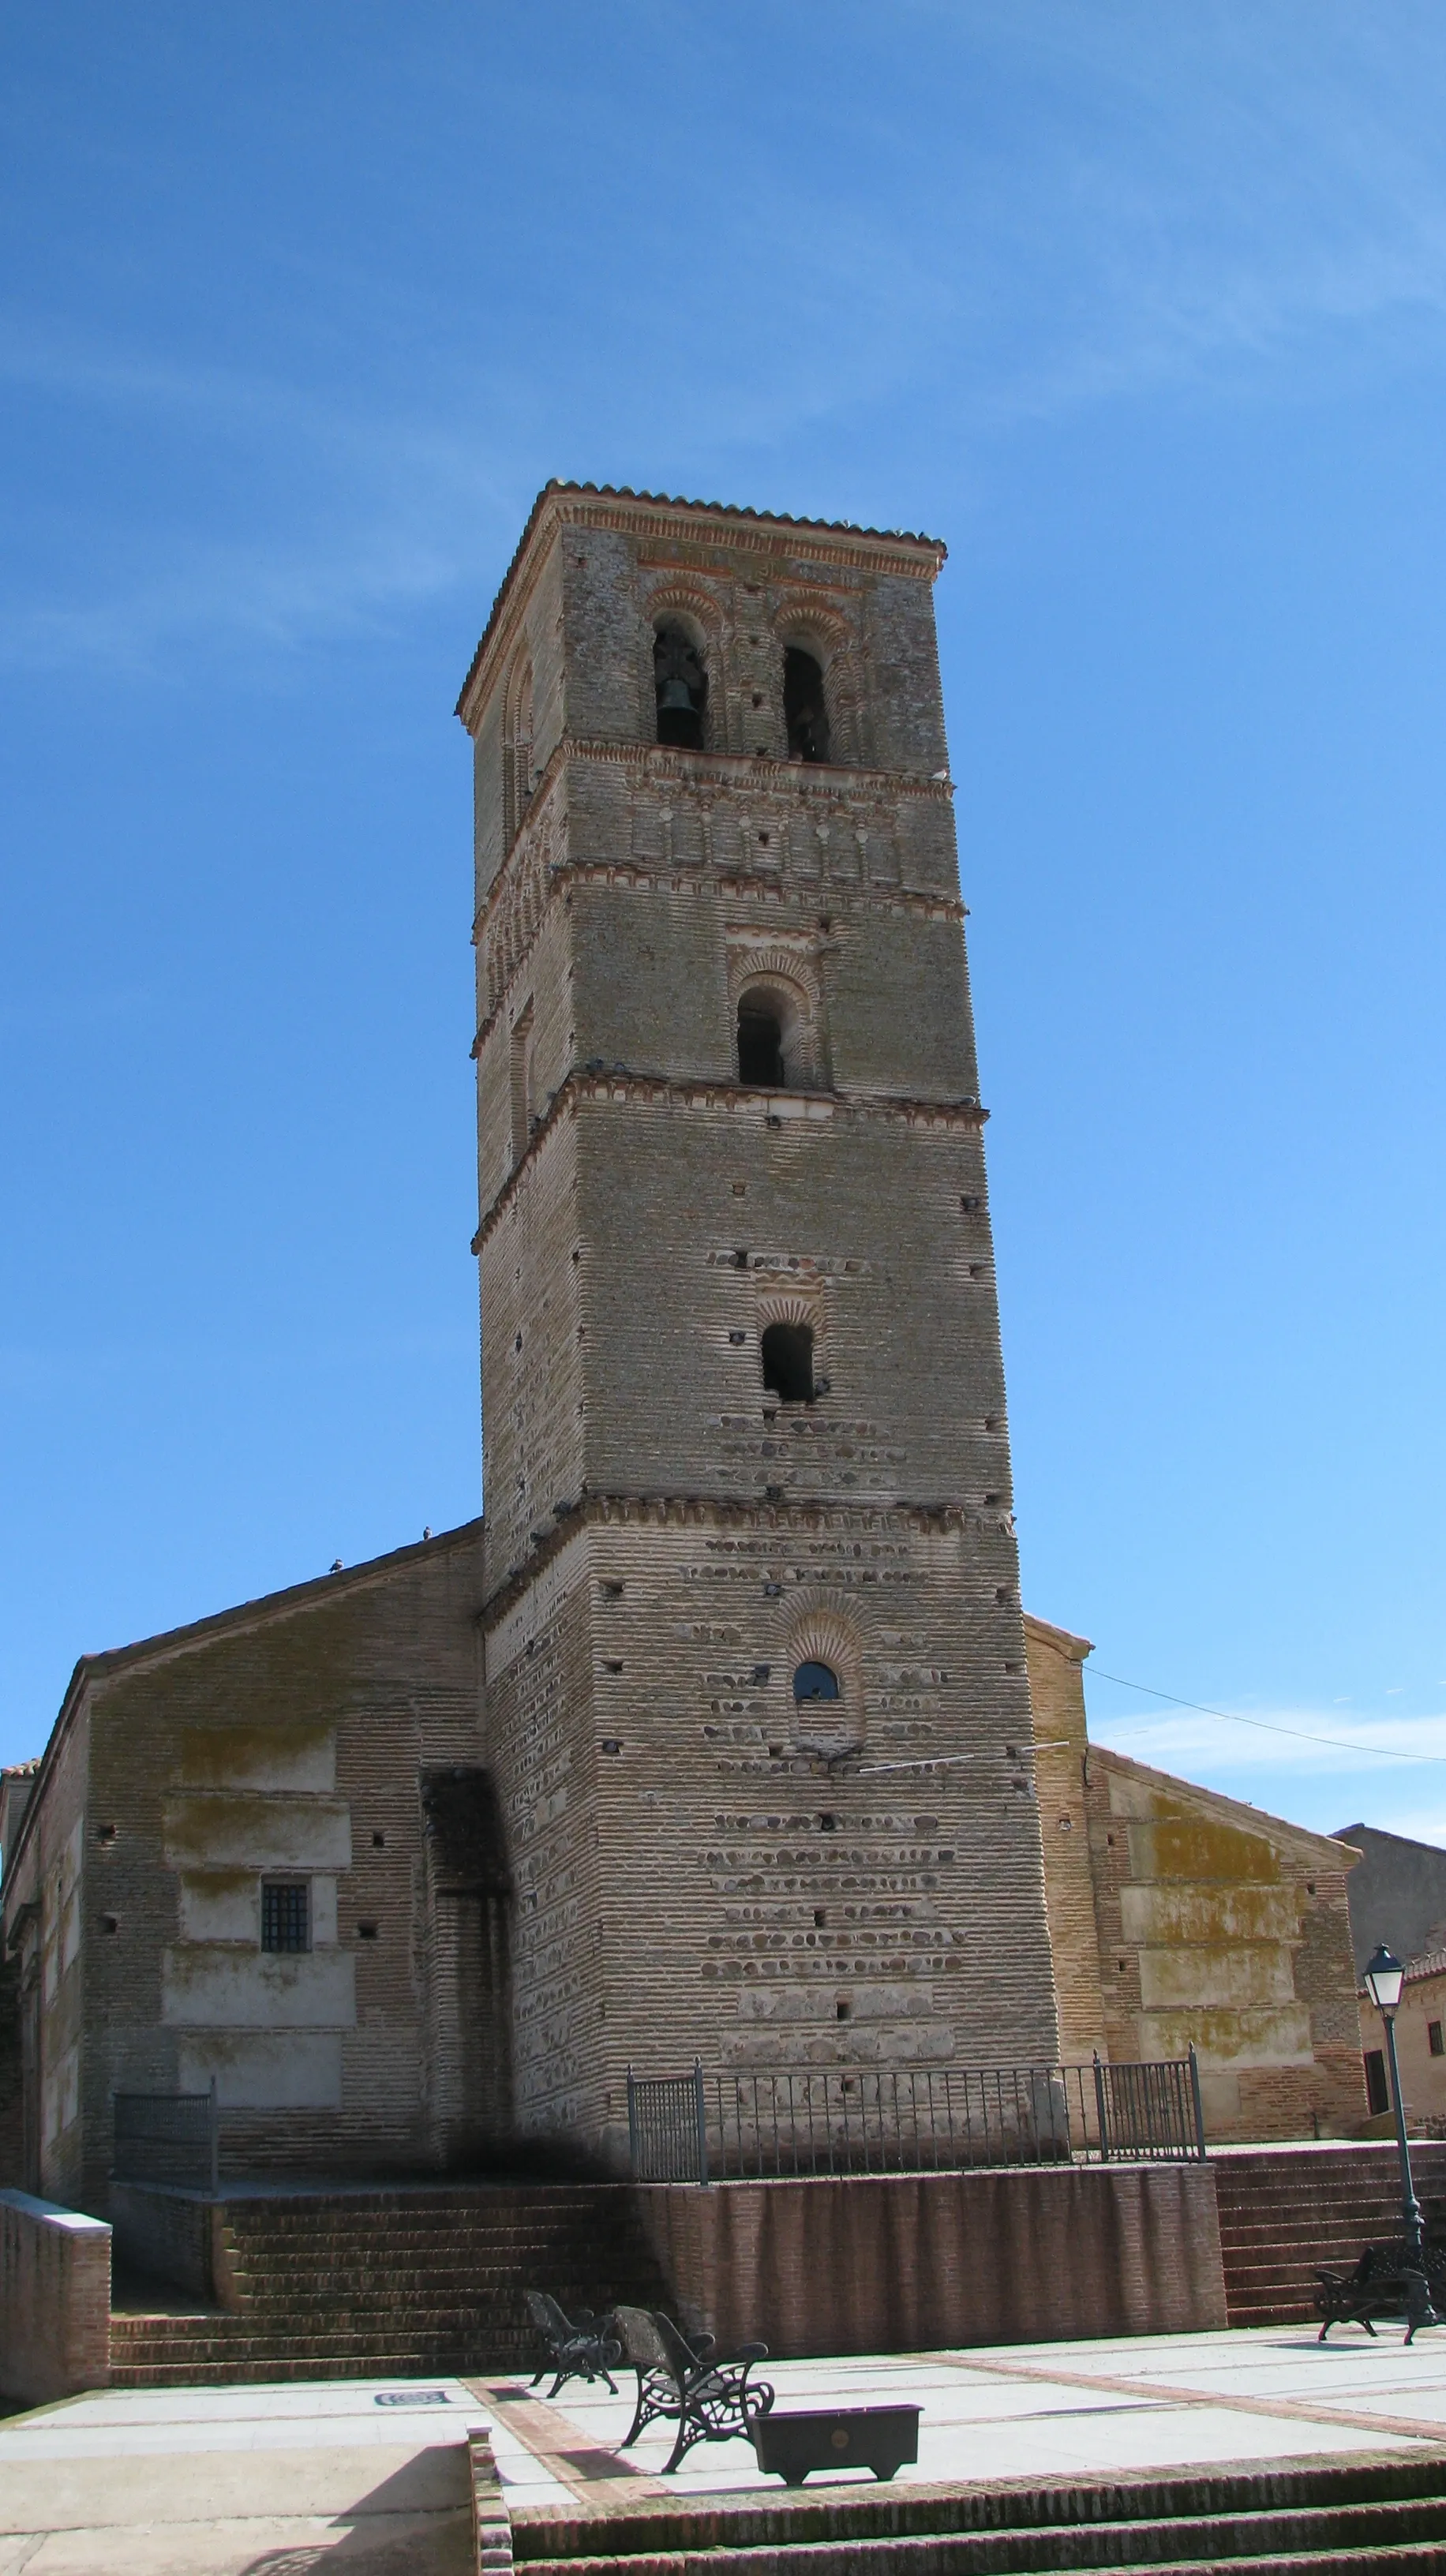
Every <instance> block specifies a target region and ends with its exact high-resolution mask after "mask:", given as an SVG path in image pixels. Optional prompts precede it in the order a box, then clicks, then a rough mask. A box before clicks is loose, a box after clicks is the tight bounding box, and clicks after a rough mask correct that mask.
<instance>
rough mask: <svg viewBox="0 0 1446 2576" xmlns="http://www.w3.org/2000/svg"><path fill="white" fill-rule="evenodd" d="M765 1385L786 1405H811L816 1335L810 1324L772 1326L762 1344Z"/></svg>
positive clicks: (760, 1345)
mask: <svg viewBox="0 0 1446 2576" xmlns="http://www.w3.org/2000/svg"><path fill="white" fill-rule="evenodd" d="M759 1350H760V1353H761V1355H762V1359H763V1383H764V1385H765V1387H767V1388H768V1390H769V1392H770V1393H771V1394H773V1395H776V1396H778V1397H780V1398H781V1399H782V1401H783V1403H785V1404H812V1402H813V1399H814V1383H813V1333H812V1330H811V1328H810V1327H809V1325H807V1324H770V1325H769V1326H768V1327H767V1329H766V1331H765V1332H764V1335H763V1339H762V1341H761V1342H760V1344H759Z"/></svg>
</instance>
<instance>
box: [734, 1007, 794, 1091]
mask: <svg viewBox="0 0 1446 2576" xmlns="http://www.w3.org/2000/svg"><path fill="white" fill-rule="evenodd" d="M738 1079H739V1081H740V1082H750V1083H757V1084H758V1085H759V1086H760V1087H761V1088H763V1089H765V1090H779V1091H781V1090H782V1088H783V1084H784V1064H783V1017H782V1014H781V1012H780V1011H779V1009H778V1007H777V1005H776V1004H775V1003H773V1002H770V1001H767V1000H766V999H765V998H764V997H763V996H762V995H761V994H758V993H745V994H744V996H743V999H742V1001H741V1002H740V1003H739V1005H738Z"/></svg>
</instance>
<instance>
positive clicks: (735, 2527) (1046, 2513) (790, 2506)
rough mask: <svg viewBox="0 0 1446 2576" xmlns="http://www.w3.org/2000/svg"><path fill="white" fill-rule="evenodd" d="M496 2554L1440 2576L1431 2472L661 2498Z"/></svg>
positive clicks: (658, 2562)
mask: <svg viewBox="0 0 1446 2576" xmlns="http://www.w3.org/2000/svg"><path fill="white" fill-rule="evenodd" d="M512 2549H513V2557H514V2564H515V2565H516V2567H517V2568H518V2569H519V2570H521V2569H522V2568H523V2567H524V2566H526V2568H527V2569H528V2570H529V2576H660V2571H665V2576H860V2570H861V2569H862V2570H863V2571H864V2572H865V2576H870V2571H872V2576H881V2571H886V2576H1045V2571H1046V2570H1050V2571H1052V2570H1056V2569H1065V2568H1091V2569H1093V2570H1095V2571H1096V2576H1105V2571H1112V2570H1123V2569H1126V2568H1131V2569H1133V2568H1141V2567H1167V2568H1171V2569H1173V2570H1174V2571H1175V2576H1204V2571H1205V2570H1206V2569H1207V2568H1214V2567H1217V2566H1218V2565H1219V2563H1220V2561H1221V2560H1222V2559H1223V2560H1226V2561H1228V2562H1229V2564H1230V2566H1231V2567H1232V2568H1233V2569H1235V2570H1236V2571H1237V2576H1264V2571H1266V2570H1268V2569H1276V2568H1286V2569H1288V2570H1290V2571H1292V2576H1364V2571H1365V2570H1366V2569H1368V2568H1371V2567H1380V2568H1387V2569H1391V2568H1395V2569H1399V2570H1401V2571H1402V2576H1404V2571H1406V2570H1408V2569H1409V2570H1416V2571H1421V2572H1422V2576H1424V2571H1426V2570H1428V2569H1430V2570H1438V2569H1440V2568H1443V2567H1446V2456H1443V2455H1442V2454H1441V2453H1439V2452H1437V2453H1435V2454H1433V2455H1428V2456H1426V2457H1424V2458H1423V2457H1421V2456H1420V2455H1419V2454H1418V2455H1414V2456H1407V2457H1404V2458H1402V2457H1383V2456H1382V2455H1381V2454H1379V2453H1377V2454H1374V2455H1367V2456H1366V2457H1365V2458H1357V2459H1355V2460H1348V2461H1330V2462H1319V2461H1314V2460H1282V2461H1276V2462H1261V2463H1260V2465H1259V2466H1258V2467H1245V2466H1236V2467H1233V2468H1217V2469H1185V2470H1175V2471H1171V2472H1165V2473H1163V2474H1157V2475H1154V2476H1150V2475H1146V2476H1144V2477H1140V2478H1098V2479H1095V2478H1059V2479H1047V2480H1037V2479H1033V2480H1023V2479H1020V2480H1014V2481H1010V2482H1008V2483H1006V2484H1003V2485H999V2486H982V2487H981V2486H974V2487H970V2488H965V2489H960V2490H958V2491H955V2492H949V2491H946V2490H943V2489H941V2488H938V2487H914V2488H909V2487H888V2488H883V2487H874V2488H865V2489H863V2490H862V2491H855V2492H853V2493H848V2492H847V2491H842V2490H839V2489H837V2488H835V2489H833V2490H832V2491H830V2490H828V2489H826V2488H825V2489H820V2488H814V2489H812V2490H807V2489H805V2490H804V2491H803V2492H802V2493H800V2494H796V2495H785V2494H779V2495H776V2496H775V2495H769V2496H767V2497H750V2498H748V2499H747V2500H746V2501H745V2500H744V2499H743V2498H742V2497H737V2498H721V2497H720V2498H714V2499H708V2498H704V2497H699V2498H696V2499H692V2498H689V2499H686V2500H685V2499H683V2498H679V2500H678V2501H677V2502H676V2503H674V2502H673V2501H672V2499H671V2498H670V2499H669V2500H668V2501H667V2502H666V2503H664V2504H660V2505H657V2506H654V2505H652V2504H645V2505H641V2506H638V2507H636V2508H634V2509H633V2510H632V2511H619V2512H613V2513H609V2514H607V2515H606V2516H605V2517H600V2516H590V2517H588V2518H587V2519H586V2520H583V2519H581V2518H579V2519H577V2520H572V2519H570V2518H568V2517H565V2516H562V2515H558V2514H553V2513H550V2512H548V2511H547V2510H545V2509H544V2508H540V2507H536V2506H532V2507H526V2506H524V2507H523V2508H522V2509H521V2510H520V2511H518V2512H517V2513H515V2514H514V2515H513V2517H512Z"/></svg>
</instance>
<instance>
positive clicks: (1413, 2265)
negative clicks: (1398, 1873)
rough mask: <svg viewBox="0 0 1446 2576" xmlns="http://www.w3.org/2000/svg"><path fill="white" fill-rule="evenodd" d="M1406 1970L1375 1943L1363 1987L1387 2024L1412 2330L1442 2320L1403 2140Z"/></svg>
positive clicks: (1406, 2146)
mask: <svg viewBox="0 0 1446 2576" xmlns="http://www.w3.org/2000/svg"><path fill="white" fill-rule="evenodd" d="M1405 1982H1406V1971H1405V1969H1404V1968H1403V1967H1402V1965H1401V1962H1400V1960H1399V1959H1397V1958H1393V1956H1392V1954H1391V1952H1390V1951H1389V1950H1388V1949H1387V1947H1386V1945H1385V1942H1384V1941H1381V1942H1379V1943H1378V1944H1377V1947H1376V1953H1375V1956H1374V1958H1372V1959H1368V1960H1367V1962H1366V1967H1365V1987H1366V1992H1367V1994H1368V1995H1369V1996H1370V1998H1371V2001H1372V2003H1373V2004H1374V2005H1375V2007H1376V2010H1377V2012H1378V2013H1379V2014H1380V2016H1381V2019H1382V2021H1383V2022H1384V2023H1385V2026H1386V2059H1387V2063H1388V2065H1389V2066H1390V2070H1391V2100H1392V2103H1393V2104H1394V2106H1395V2112H1396V2154H1397V2156H1398V2157H1399V2159H1400V2165H1401V2216H1402V2218H1403V2220H1404V2221H1405V2227H1406V2261H1405V2266H1404V2269H1405V2273H1406V2313H1407V2316H1408V2318H1409V2321H1410V2327H1411V2332H1412V2333H1413V2334H1414V2333H1415V2331H1416V2328H1417V2326H1435V2325H1439V2324H1440V2322H1441V2320H1440V2318H1439V2317H1438V2316H1437V2314H1436V2311H1435V2309H1434V2308H1433V2307H1432V2305H1431V2293H1430V2290H1429V2288H1428V2287H1427V2282H1426V2245H1425V2229H1424V2227H1423V2225H1422V2221H1421V2204H1420V2202H1419V2200H1418V2199H1417V2198H1416V2187H1415V2184H1414V2183H1413V2182H1412V2180H1411V2150H1410V2148H1409V2146H1408V2145H1407V2143H1406V2107H1405V2104H1404V2103H1403V2102H1402V2100H1401V2070H1400V2068H1399V2066H1398V2065H1397V2063H1396V2008H1397V2006H1398V2004H1399V2003H1400V2000H1401V1989H1402V1987H1403V1986H1404V1984H1405Z"/></svg>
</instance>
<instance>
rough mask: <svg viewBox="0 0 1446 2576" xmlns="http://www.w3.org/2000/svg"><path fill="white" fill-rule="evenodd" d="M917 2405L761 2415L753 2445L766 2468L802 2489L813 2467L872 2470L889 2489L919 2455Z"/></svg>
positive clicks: (760, 2464)
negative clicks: (891, 2482) (898, 2472)
mask: <svg viewBox="0 0 1446 2576" xmlns="http://www.w3.org/2000/svg"><path fill="white" fill-rule="evenodd" d="M921 2412H922V2409H921V2408H919V2407H917V2406H839V2407H835V2408H833V2410H832V2411H831V2412H830V2413H827V2414H825V2413H823V2412H822V2411H821V2410H820V2411H819V2412H817V2413H812V2414H798V2415H794V2414H782V2413H780V2412H779V2411H778V2410H777V2409H776V2408H775V2409H774V2410H773V2411H772V2412H771V2413H769V2414H767V2415H760V2416H759V2417H758V2418H757V2420H756V2422H755V2424H754V2427H753V2447H754V2449H755V2451H756V2452H757V2453H758V2465H759V2467H760V2469H766V2470H770V2471H772V2472H773V2473H774V2474H775V2475H777V2476H778V2477H781V2478H785V2479H786V2480H787V2482H788V2484H789V2485H790V2486H791V2487H801V2486H802V2484H803V2482H804V2479H805V2478H806V2477H807V2475H808V2473H809V2470H810V2469H872V2470H873V2473H874V2475H875V2477H876V2478H879V2479H881V2480H882V2481H883V2483H884V2484H885V2485H887V2484H888V2481H889V2479H890V2478H891V2477H893V2476H894V2474H895V2472H896V2471H897V2470H899V2469H901V2468H903V2466H904V2464H905V2462H906V2461H909V2460H917V2458H918V2456H919V2416H920V2414H921Z"/></svg>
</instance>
